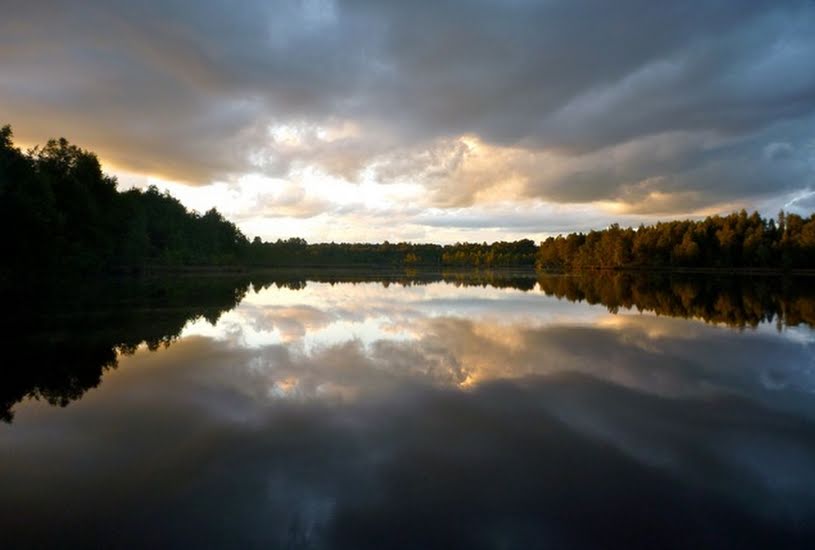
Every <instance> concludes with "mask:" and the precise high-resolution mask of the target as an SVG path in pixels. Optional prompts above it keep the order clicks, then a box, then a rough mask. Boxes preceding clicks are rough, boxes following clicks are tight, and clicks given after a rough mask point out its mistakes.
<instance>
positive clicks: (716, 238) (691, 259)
mask: <svg viewBox="0 0 815 550" xmlns="http://www.w3.org/2000/svg"><path fill="white" fill-rule="evenodd" d="M536 266H537V267H538V268H539V269H541V270H551V271H573V270H580V269H634V268H701V267H704V268H726V269H744V268H750V269H779V268H783V269H793V268H797V269H811V268H815V214H813V215H810V216H809V217H808V218H803V217H801V216H799V215H797V214H787V213H784V212H783V211H782V212H780V213H779V215H778V219H777V220H776V219H772V218H766V219H765V218H763V217H761V216H760V215H759V214H758V212H753V213H752V214H749V215H748V214H747V212H746V211H745V210H741V211H740V212H737V213H733V214H730V215H727V216H709V217H707V218H705V219H704V220H701V221H692V220H681V221H670V222H660V223H657V224H655V225H641V226H640V227H639V228H637V229H633V228H621V227H620V226H619V225H617V224H614V225H611V226H610V227H608V228H607V229H604V230H601V231H589V232H588V233H571V234H569V235H566V236H563V235H558V236H557V237H549V238H548V239H546V240H545V241H543V242H542V243H541V245H540V249H539V250H538V254H537V259H536Z"/></svg>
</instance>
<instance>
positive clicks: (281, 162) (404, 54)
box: [0, 0, 815, 215]
mask: <svg viewBox="0 0 815 550" xmlns="http://www.w3.org/2000/svg"><path fill="white" fill-rule="evenodd" d="M9 2H10V4H11V5H10V6H9V7H8V9H6V10H4V18H3V20H2V22H0V52H1V53H0V65H2V71H0V105H2V107H3V111H4V112H5V113H7V115H6V116H7V117H8V118H9V120H8V121H9V122H10V123H12V124H13V125H14V126H15V128H16V131H17V133H18V135H19V137H20V138H22V139H23V140H24V141H27V142H30V143H33V142H35V141H41V140H42V139H44V138H46V137H49V136H52V135H53V134H54V133H61V134H65V135H67V137H69V138H70V139H72V140H73V141H75V142H77V143H79V144H81V145H83V146H85V147H88V148H91V149H93V150H96V151H98V152H99V153H100V155H101V156H102V157H103V159H104V160H105V161H106V162H108V163H109V164H111V165H113V166H115V167H117V168H119V169H122V170H127V171H132V172H138V173H142V174H152V175H155V176H160V177H164V178H168V179H172V180H176V181H183V182H186V183H194V184H208V183H211V182H212V181H215V180H232V179H235V178H239V177H242V176H245V175H246V174H247V173H255V172H263V173H264V174H265V175H267V176H271V177H274V178H282V179H284V180H291V179H292V178H291V176H292V174H293V173H297V172H298V171H302V170H303V169H316V170H319V171H322V172H324V173H326V174H328V175H330V176H333V177H337V178H341V179H343V180H346V181H350V182H355V183H358V182H360V181H365V180H366V178H367V179H371V178H374V179H376V181H379V182H381V183H386V182H391V181H401V182H406V181H408V182H411V183H414V184H419V185H421V186H423V187H424V188H426V189H427V198H426V201H427V204H429V205H433V206H437V207H461V206H469V205H472V204H484V203H489V202H491V201H494V200H496V198H503V199H507V200H519V201H523V200H526V199H528V198H534V199H540V200H546V201H552V202H561V203H564V202H565V203H575V202H577V203H592V202H597V201H605V202H610V203H614V204H617V205H618V211H620V212H633V213H646V212H647V213H687V212H698V211H701V210H703V209H705V208H708V209H709V208H719V207H722V206H723V205H729V204H735V203H744V202H755V201H757V200H763V199H765V198H767V197H768V196H773V195H777V194H780V193H788V192H792V191H795V190H801V189H805V188H808V187H811V186H812V185H813V164H812V157H813V152H812V150H811V148H808V147H807V146H806V144H807V143H811V141H812V139H813V130H812V128H813V120H815V118H813V113H815V73H813V71H811V70H810V65H811V61H810V60H811V59H812V58H813V56H815V39H813V35H812V32H811V29H812V28H813V25H815V7H813V4H812V3H811V2H807V1H805V0H788V1H782V2H776V1H773V2H771V1H754V2H749V3H745V2H741V1H736V0H732V1H724V2H716V3H704V4H701V5H693V6H691V5H688V4H687V3H683V2H671V3H662V4H660V7H659V9H654V8H653V4H652V3H651V2H645V1H644V0H626V1H624V2H617V3H615V5H614V6H609V5H608V4H607V3H605V2H600V1H599V0H596V1H595V0H587V1H582V2H560V1H557V2H544V3H538V2H528V1H511V2H499V1H493V0H483V1H479V2H475V3H468V4H467V5H462V4H461V3H459V2H452V1H442V2H432V3H427V4H426V3H423V2H411V3H403V2H379V1H376V2H373V1H365V0H357V1H354V0H347V1H341V0H337V1H332V0H319V1H318V0H310V1H306V2H295V1H283V2H275V3H274V5H271V4H269V3H267V2H260V1H249V2H242V3H241V6H240V9H235V7H234V6H233V5H232V4H230V3H228V2H220V1H215V0H212V1H207V2H196V3H190V2H184V1H181V0H176V1H170V2H152V1H150V2H140V3H139V4H138V5H134V4H133V3H131V2H123V1H119V2H95V1H91V2H85V3H83V4H82V6H69V5H67V4H65V3H64V2H37V3H36V4H34V3H26V2H18V1H15V0H9ZM272 185H274V184H272ZM312 206H313V210H314V211H316V210H317V209H319V208H321V207H325V208H329V207H328V206H323V205H320V204H317V203H315V204H313V205H312ZM277 212H278V210H277V209H276V208H271V209H270V210H269V212H268V214H269V215H272V214H276V213H277Z"/></svg>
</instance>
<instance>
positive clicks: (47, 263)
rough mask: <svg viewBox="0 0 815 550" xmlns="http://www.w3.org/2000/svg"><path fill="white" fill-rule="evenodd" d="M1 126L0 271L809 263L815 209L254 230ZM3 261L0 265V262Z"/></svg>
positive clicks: (814, 261) (76, 151) (65, 146)
mask: <svg viewBox="0 0 815 550" xmlns="http://www.w3.org/2000/svg"><path fill="white" fill-rule="evenodd" d="M12 137H13V136H12V131H11V128H10V127H9V126H4V127H2V128H0V256H2V258H3V259H4V262H3V264H2V267H1V268H0V275H8V274H9V273H11V274H15V273H16V274H21V273H31V272H32V271H36V270H41V271H54V270H57V271H59V270H66V271H71V272H83V273H84V272H105V271H121V270H127V271H139V270H144V269H150V268H154V267H170V268H178V267H181V266H216V267H218V266H220V267H235V266H238V267H241V268H243V267H330V266H360V267H367V266H380V267H381V266H385V267H397V268H413V267H417V268H418V267H457V266H461V267H478V268H493V267H532V266H536V267H537V268H538V269H540V270H545V271H550V270H557V271H571V270H580V269H631V268H699V267H706V268H758V269H762V268H771V269H778V268H784V269H793V268H815V215H812V216H810V217H809V218H802V217H801V216H798V215H796V214H785V213H783V212H782V213H781V214H779V216H778V219H777V220H774V219H764V218H762V217H761V216H759V214H758V213H755V212H754V213H753V214H750V215H748V214H747V212H746V211H744V210H742V211H741V212H738V213H734V214H731V215H729V216H712V217H708V218H706V219H705V220H702V221H691V220H683V221H672V222H661V223H658V224H656V225H651V226H640V227H639V228H637V229H633V228H621V227H620V226H619V225H617V224H614V225H612V226H610V227H609V228H607V229H604V230H601V231H590V232H588V233H585V234H584V233H572V234H569V235H566V236H563V235H559V236H557V237H550V238H548V239H546V240H545V241H544V242H542V243H541V244H540V246H538V245H537V244H536V243H535V242H534V241H532V240H530V239H522V240H519V241H514V242H503V241H501V242H495V243H492V244H487V243H480V244H479V243H456V244H452V245H444V246H442V245H437V244H413V243H406V242H401V243H389V242H387V241H386V242H384V243H376V244H358V243H334V242H331V243H318V244H308V243H307V242H306V241H305V240H304V239H301V238H291V239H286V240H283V239H278V240H277V241H275V242H264V241H262V240H261V239H260V238H259V237H255V238H254V239H253V240H252V241H251V242H250V241H249V239H247V237H246V236H245V235H244V234H243V233H242V232H241V231H240V230H239V229H238V228H237V226H236V225H235V224H234V223H232V222H230V221H229V220H227V219H225V218H224V217H223V215H221V213H219V212H218V211H217V210H216V209H214V208H213V209H211V210H208V211H207V212H205V213H204V214H199V213H197V212H194V211H190V210H188V209H187V208H185V207H184V205H182V204H181V203H180V202H179V201H178V200H177V199H175V198H174V197H172V196H171V195H170V194H169V193H167V192H164V193H162V192H160V191H159V190H158V189H157V188H156V187H154V186H153V187H149V188H147V189H146V190H144V191H142V190H139V189H129V190H126V191H124V192H119V191H118V190H117V181H116V179H115V178H114V177H111V176H108V175H106V174H104V173H103V171H102V168H101V165H100V163H99V160H98V159H97V157H96V155H95V154H93V153H92V152H89V151H86V150H84V149H81V148H79V147H77V146H75V145H72V144H70V143H68V141H66V140H65V139H64V138H63V139H58V140H50V141H48V142H47V143H46V144H45V145H44V146H42V147H35V148H33V149H31V150H29V151H25V152H23V151H21V150H20V149H19V148H18V147H16V146H15V145H14V143H13V140H12ZM3 268H4V269H3Z"/></svg>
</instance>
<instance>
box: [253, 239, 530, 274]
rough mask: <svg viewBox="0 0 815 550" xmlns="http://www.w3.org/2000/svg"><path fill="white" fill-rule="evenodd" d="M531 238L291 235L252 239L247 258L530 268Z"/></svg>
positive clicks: (257, 261) (278, 262)
mask: <svg viewBox="0 0 815 550" xmlns="http://www.w3.org/2000/svg"><path fill="white" fill-rule="evenodd" d="M537 250H538V247H537V245H536V244H535V242H534V241H531V240H529V239H523V240H520V241H514V242H503V241H501V242H495V243H492V244H487V243H481V244H479V243H456V244H451V245H444V246H442V245H438V244H414V243H406V242H400V243H389V242H387V241H385V242H384V243H373V244H372V243H318V244H308V243H306V241H305V240H303V239H298V238H292V239H288V240H278V241H276V242H263V241H261V240H260V239H259V238H255V240H253V241H252V243H251V245H250V246H249V252H248V254H247V261H248V262H249V263H250V264H253V265H259V266H311V267H319V266H389V267H407V268H410V267H441V266H446V267H450V266H465V267H484V268H492V267H521V266H526V267H531V266H532V265H534V263H535V253H536V252H537Z"/></svg>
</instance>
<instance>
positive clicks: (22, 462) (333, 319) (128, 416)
mask: <svg viewBox="0 0 815 550" xmlns="http://www.w3.org/2000/svg"><path fill="white" fill-rule="evenodd" d="M3 299H4V300H5V303H6V304H7V308H6V313H5V314H4V317H3V325H2V329H3V337H2V340H3V344H4V353H5V355H6V356H7V357H6V359H5V360H4V361H3V363H4V366H3V367H2V369H0V372H2V382H0V388H2V389H1V390H0V416H2V418H3V419H4V422H0V488H2V490H0V540H2V543H0V545H2V546H5V547H43V546H45V547H68V546H70V547H113V548H118V547H162V546H163V547H167V546H172V547H198V546H203V547H262V548H318V549H321V548H454V547H464V548H496V549H498V548H501V549H504V548H519V549H520V548H522V549H526V548H701V547H711V548H739V549H741V548H813V547H815V332H813V329H812V326H811V325H812V324H813V323H815V285H813V284H812V280H811V279H802V280H794V279H792V280H788V279H781V278H773V277H752V278H746V277H742V278H723V277H711V276H668V275H663V276H654V277H642V276H633V275H621V274H598V275H587V276H580V277H577V276H572V277H570V276H542V277H538V276H535V275H534V274H529V273H483V272H482V273H465V272H459V273H444V274H422V273H394V274H378V275H377V274H359V273H343V272H338V273H321V272H313V273H282V274H280V273H278V274H275V273H266V274H259V275H235V276H229V277H196V278H193V277H188V278H176V279H175V280H160V279H154V280H119V281H107V282H98V283H93V284H89V283H87V284H83V283H81V282H77V283H72V284H67V283H66V284H58V285H50V286H49V285H36V284H33V283H32V285H31V288H27V289H19V288H15V289H13V290H10V291H7V292H6V293H5V294H4V295H3Z"/></svg>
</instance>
